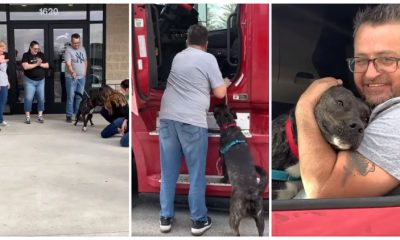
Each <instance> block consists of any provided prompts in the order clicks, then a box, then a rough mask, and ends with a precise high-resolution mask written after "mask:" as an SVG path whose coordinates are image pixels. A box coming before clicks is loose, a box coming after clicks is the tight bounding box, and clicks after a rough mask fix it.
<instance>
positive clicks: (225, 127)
mask: <svg viewBox="0 0 400 240" xmlns="http://www.w3.org/2000/svg"><path fill="white" fill-rule="evenodd" d="M230 127H236V123H235V122H233V123H229V124H227V125H224V126H222V127H221V131H225V130H226V129H228V128H230Z"/></svg>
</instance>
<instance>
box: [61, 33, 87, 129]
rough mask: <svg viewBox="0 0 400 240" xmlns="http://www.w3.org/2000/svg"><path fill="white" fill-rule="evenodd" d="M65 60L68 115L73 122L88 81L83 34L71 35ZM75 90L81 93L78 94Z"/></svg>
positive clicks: (68, 120) (68, 118)
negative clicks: (82, 40) (73, 115)
mask: <svg viewBox="0 0 400 240" xmlns="http://www.w3.org/2000/svg"><path fill="white" fill-rule="evenodd" d="M64 60H65V63H66V66H67V69H66V70H67V71H66V72H65V88H66V90H67V103H66V115H67V116H66V117H67V122H72V114H76V113H77V112H78V108H79V104H80V102H81V100H82V94H83V91H84V89H85V83H86V70H87V56H86V51H85V48H84V47H83V46H81V36H80V35H79V34H77V33H74V34H72V35H71V46H70V47H67V49H66V50H65V55H64ZM75 92H78V93H80V94H81V95H80V96H76V94H75Z"/></svg>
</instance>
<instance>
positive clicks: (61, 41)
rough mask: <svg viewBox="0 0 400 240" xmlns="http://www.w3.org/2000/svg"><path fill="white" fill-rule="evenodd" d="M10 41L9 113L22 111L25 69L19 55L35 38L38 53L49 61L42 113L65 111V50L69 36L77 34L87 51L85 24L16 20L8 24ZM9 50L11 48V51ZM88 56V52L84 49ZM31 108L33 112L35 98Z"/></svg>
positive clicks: (25, 50) (27, 48)
mask: <svg viewBox="0 0 400 240" xmlns="http://www.w3.org/2000/svg"><path fill="white" fill-rule="evenodd" d="M10 28H11V29H10V35H11V38H12V39H11V42H10V44H9V54H10V63H9V68H10V81H11V82H10V83H11V90H10V98H9V100H10V101H9V102H10V108H11V113H18V114H21V113H23V112H24V110H23V103H24V83H23V77H24V71H23V68H22V64H21V60H22V55H23V54H24V53H25V52H27V51H28V50H29V44H30V42H31V41H33V40H35V41H37V42H39V44H40V47H41V52H43V53H44V55H45V56H46V59H47V61H48V62H49V70H47V74H46V78H45V113H65V102H66V89H65V71H66V67H65V61H64V52H65V49H66V47H67V46H69V43H70V40H71V35H72V34H74V33H78V34H79V35H80V36H81V42H82V45H83V46H84V47H85V49H86V51H88V48H87V46H88V45H89V44H88V43H89V37H88V28H87V27H86V24H84V23H82V24H79V23H76V24H46V23H43V24H35V25H31V24H26V23H17V24H12V25H11V26H10ZM11 49H14V51H12V50H11ZM87 55H88V56H89V52H87ZM32 110H33V111H36V100H35V101H34V106H32Z"/></svg>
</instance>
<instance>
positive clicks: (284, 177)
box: [271, 169, 301, 182]
mask: <svg viewBox="0 0 400 240" xmlns="http://www.w3.org/2000/svg"><path fill="white" fill-rule="evenodd" d="M271 178H272V180H275V181H289V182H292V181H300V180H301V177H293V176H290V175H289V173H287V172H286V171H282V170H274V169H272V176H271Z"/></svg>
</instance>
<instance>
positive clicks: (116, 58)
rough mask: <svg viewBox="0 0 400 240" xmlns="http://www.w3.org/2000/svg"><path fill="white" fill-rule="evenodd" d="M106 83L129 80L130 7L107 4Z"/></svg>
mask: <svg viewBox="0 0 400 240" xmlns="http://www.w3.org/2000/svg"><path fill="white" fill-rule="evenodd" d="M106 6H107V15H106V18H107V19H106V83H107V84H119V83H120V82H121V81H122V80H124V79H126V78H129V5H128V4H107V5H106Z"/></svg>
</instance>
